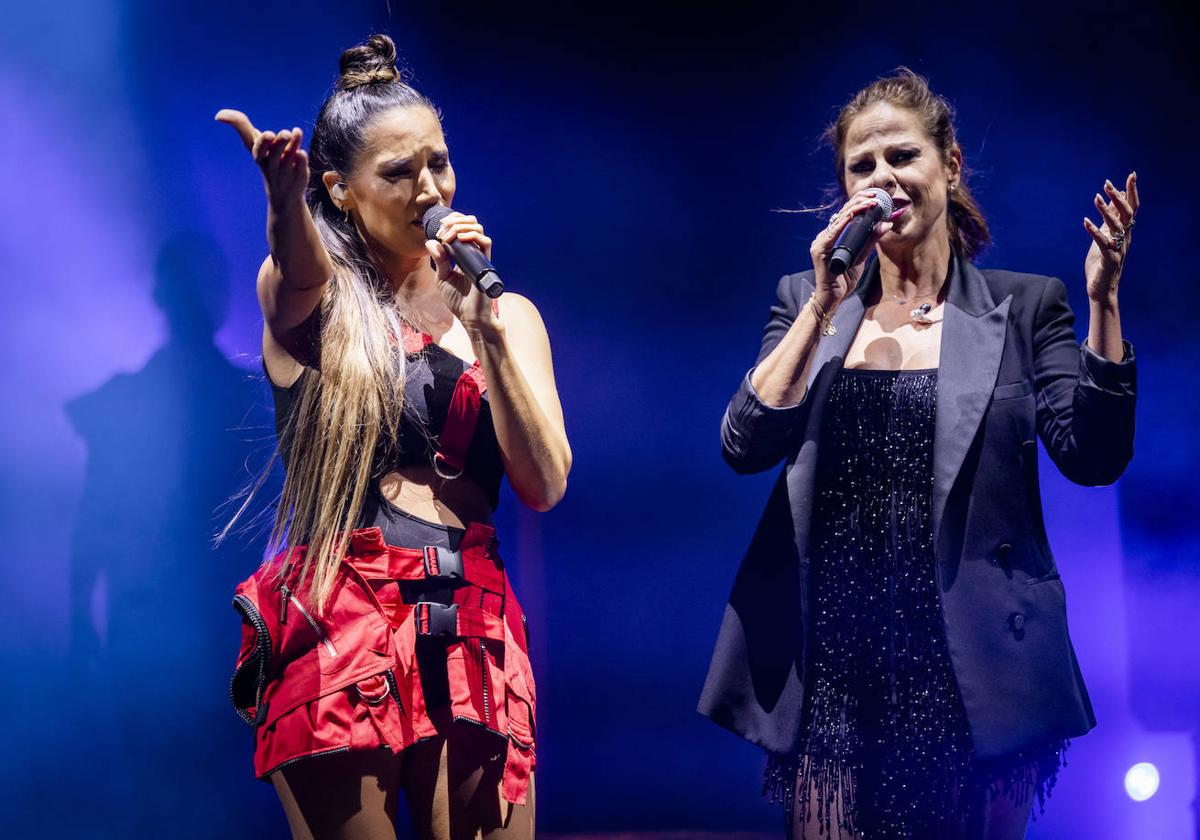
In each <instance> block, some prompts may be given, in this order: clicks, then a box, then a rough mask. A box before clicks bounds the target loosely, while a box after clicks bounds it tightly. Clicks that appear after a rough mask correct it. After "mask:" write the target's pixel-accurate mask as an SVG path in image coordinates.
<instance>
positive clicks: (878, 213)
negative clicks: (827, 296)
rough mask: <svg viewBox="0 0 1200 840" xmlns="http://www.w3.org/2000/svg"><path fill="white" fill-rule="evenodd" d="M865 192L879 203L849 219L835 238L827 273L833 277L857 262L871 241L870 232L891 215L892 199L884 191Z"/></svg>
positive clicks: (876, 188) (876, 189) (877, 188)
mask: <svg viewBox="0 0 1200 840" xmlns="http://www.w3.org/2000/svg"><path fill="white" fill-rule="evenodd" d="M867 192H869V193H871V194H872V195H873V196H874V197H875V198H877V199H878V200H879V203H878V204H877V205H875V206H874V207H872V208H870V209H869V210H866V211H864V212H862V213H859V214H858V215H857V216H855V217H854V218H853V219H851V220H850V224H848V225H846V227H845V229H844V230H843V231H842V235H841V236H839V237H838V238H837V242H835V243H833V253H832V254H831V255H830V257H829V271H830V273H831V274H833V276H834V277H836V276H837V275H839V274H841V273H842V272H844V271H845V270H846V269H847V268H849V267H850V266H852V265H854V264H855V263H856V262H858V258H859V257H861V256H862V251H863V247H864V246H866V244H867V242H868V241H869V240H870V239H871V231H872V230H874V229H875V225H877V224H879V222H881V221H883V220H884V219H886V218H887V217H888V216H890V215H892V197H891V196H890V195H888V194H887V192H886V191H884V190H881V189H879V187H872V188H871V189H869V190H867Z"/></svg>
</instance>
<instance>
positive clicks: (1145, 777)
mask: <svg viewBox="0 0 1200 840" xmlns="http://www.w3.org/2000/svg"><path fill="white" fill-rule="evenodd" d="M1125 792H1126V793H1127V794H1129V798H1130V799H1132V800H1133V801H1134V802H1145V801H1146V800H1147V799H1149V798H1150V797H1151V796H1153V795H1154V794H1155V793H1157V792H1158V768H1157V767H1155V766H1154V765H1153V764H1151V763H1150V762H1149V761H1143V762H1141V763H1139V764H1135V765H1133V766H1132V767H1130V768H1129V770H1128V771H1127V772H1126V773H1125Z"/></svg>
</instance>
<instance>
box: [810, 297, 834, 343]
mask: <svg viewBox="0 0 1200 840" xmlns="http://www.w3.org/2000/svg"><path fill="white" fill-rule="evenodd" d="M808 302H809V303H811V304H812V305H813V314H815V315H816V316H817V326H818V327H820V328H821V335H837V327H835V326H834V325H833V319H832V318H831V317H829V316H828V315H826V314H825V308H824V307H823V306H821V304H820V303H819V302H818V301H817V293H816V292H813V293H812V297H810V298H809V299H808Z"/></svg>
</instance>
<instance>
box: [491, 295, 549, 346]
mask: <svg viewBox="0 0 1200 840" xmlns="http://www.w3.org/2000/svg"><path fill="white" fill-rule="evenodd" d="M500 319H501V320H502V321H503V322H504V327H505V329H507V330H510V331H512V332H513V334H514V337H515V338H517V339H519V340H522V341H524V340H529V339H537V338H542V339H544V338H545V337H546V324H545V322H544V321H543V320H542V314H541V313H540V312H538V308H537V307H536V306H535V305H534V303H533V301H531V300H530V299H529V298H527V297H525V296H524V295H519V294H517V293H516V292H505V293H504V296H503V297H501V298H500Z"/></svg>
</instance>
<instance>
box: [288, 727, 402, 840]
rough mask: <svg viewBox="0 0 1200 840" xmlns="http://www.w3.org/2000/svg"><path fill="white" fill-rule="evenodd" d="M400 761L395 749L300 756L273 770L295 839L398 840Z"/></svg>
mask: <svg viewBox="0 0 1200 840" xmlns="http://www.w3.org/2000/svg"><path fill="white" fill-rule="evenodd" d="M399 771H400V759H399V758H398V757H396V756H394V755H392V753H391V751H390V750H385V749H380V750H370V751H351V752H343V753H334V754H333V755H317V756H312V757H310V758H305V759H301V760H300V761H297V762H296V763H294V764H291V765H289V766H288V767H287V768H285V769H283V770H277V771H275V772H274V773H272V774H271V782H272V784H274V785H275V792H276V793H277V794H279V801H280V803H281V804H282V805H283V810H284V813H285V814H286V815H287V821H288V826H289V827H290V828H291V830H292V837H293V838H295V840H396V829H395V818H396V801H397V796H398V783H397V779H398V777H399Z"/></svg>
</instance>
